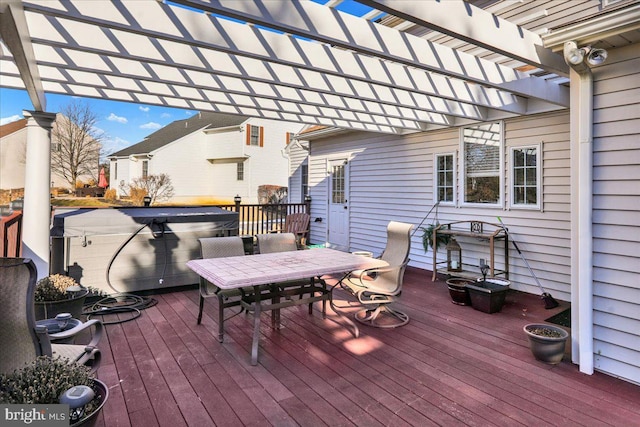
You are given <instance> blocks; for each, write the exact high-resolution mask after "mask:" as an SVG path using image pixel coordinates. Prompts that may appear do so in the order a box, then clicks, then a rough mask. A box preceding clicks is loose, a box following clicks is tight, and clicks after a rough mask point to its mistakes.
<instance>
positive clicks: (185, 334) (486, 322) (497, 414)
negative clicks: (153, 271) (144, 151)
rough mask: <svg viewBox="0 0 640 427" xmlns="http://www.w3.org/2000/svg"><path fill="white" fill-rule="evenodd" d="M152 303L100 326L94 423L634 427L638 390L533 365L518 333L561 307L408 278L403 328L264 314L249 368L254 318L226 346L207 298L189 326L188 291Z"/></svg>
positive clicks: (230, 325) (422, 276)
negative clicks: (453, 291) (478, 296)
mask: <svg viewBox="0 0 640 427" xmlns="http://www.w3.org/2000/svg"><path fill="white" fill-rule="evenodd" d="M336 295H337V297H338V299H339V300H343V301H346V300H348V297H347V296H346V295H344V294H342V293H337V294H336ZM154 298H156V299H157V301H158V304H157V305H155V306H154V307H151V308H148V309H146V310H144V311H143V313H142V316H140V317H139V318H138V319H135V320H133V321H129V322H124V323H120V324H116V325H108V326H106V334H105V335H106V337H105V338H104V339H103V341H102V342H101V344H100V347H101V349H102V351H103V361H102V366H101V367H100V370H99V372H98V373H99V377H100V378H101V379H102V380H103V381H105V382H106V383H107V385H108V386H109V388H110V398H109V401H108V402H107V405H106V406H105V408H104V410H103V413H102V415H101V416H100V417H99V419H98V422H97V425H98V426H106V427H112V426H136V427H137V426H145V427H146V426H180V425H185V426H214V425H218V426H240V425H248V426H264V425H269V424H270V425H274V426H322V425H330V426H354V425H356V426H380V425H394V426H429V425H446V426H456V425H468V426H486V425H498V426H512V425H513V426H522V425H536V426H545V425H548V426H555V425H589V426H599V425H640V387H639V386H638V385H635V384H631V383H627V382H624V381H621V380H618V379H615V378H612V377H610V376H607V375H605V374H602V373H598V372H596V373H595V374H594V375H585V374H582V373H580V372H579V370H578V368H577V366H575V365H573V364H572V363H571V362H570V361H568V360H564V361H563V362H562V363H561V364H559V365H556V366H550V365H546V364H543V363H540V362H538V361H536V360H535V359H533V357H532V356H531V353H530V351H529V349H528V343H527V339H526V336H525V335H524V333H523V332H522V327H523V326H524V325H525V324H527V323H531V322H538V321H543V320H544V319H545V318H548V317H550V316H551V315H553V314H555V313H557V312H559V311H561V310H562V309H563V308H564V307H565V306H566V303H564V304H563V306H561V307H558V308H557V309H553V310H545V309H544V303H543V302H542V301H541V300H540V299H539V297H538V296H535V295H526V294H522V293H516V292H511V293H510V294H509V295H508V297H507V301H506V303H505V306H504V308H503V310H502V311H501V312H500V313H495V314H486V313H482V312H479V311H477V310H474V309H473V308H471V307H463V306H458V305H455V304H452V303H451V301H450V298H449V296H448V292H447V289H446V284H445V283H444V282H442V281H440V280H439V281H436V282H431V280H430V273H429V272H427V271H424V270H419V269H414V268H409V269H407V273H406V274H405V288H404V290H403V294H402V296H401V298H400V302H399V304H398V305H399V307H401V309H402V310H404V311H406V312H407V313H408V314H409V315H410V317H411V321H410V322H409V324H407V325H406V326H404V327H402V328H399V329H394V330H383V329H374V328H370V327H367V326H361V327H360V331H361V335H360V337H359V338H357V339H354V338H353V337H352V336H351V334H350V333H349V331H348V330H347V329H346V328H345V327H344V325H343V323H341V322H342V321H341V320H340V318H339V317H337V316H336V314H335V313H333V311H332V310H330V309H328V314H327V318H323V317H322V314H321V312H320V306H319V304H318V305H316V307H315V309H314V312H313V314H312V315H309V314H308V313H307V307H306V306H298V307H291V308H288V309H285V310H283V311H282V325H283V326H282V328H281V329H280V330H272V329H271V327H270V316H269V315H268V314H263V316H262V319H261V322H262V323H261V333H262V337H261V342H260V360H259V364H258V365H257V366H251V365H250V363H249V358H250V344H251V338H252V330H253V317H252V316H251V315H245V314H241V315H239V316H236V317H233V318H232V319H229V320H228V321H227V322H226V323H225V326H226V331H225V340H224V343H222V344H221V343H219V342H218V341H217V339H216V335H217V323H216V322H217V315H216V313H217V312H216V305H217V301H215V299H207V300H206V302H205V312H204V317H203V321H202V324H201V325H197V324H196V316H197V312H198V292H197V291H196V290H193V289H188V290H184V291H177V292H173V293H166V294H160V295H156V296H154ZM341 311H343V312H345V313H352V312H353V311H354V309H352V308H346V309H344V310H341Z"/></svg>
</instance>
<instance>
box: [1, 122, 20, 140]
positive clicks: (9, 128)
mask: <svg viewBox="0 0 640 427" xmlns="http://www.w3.org/2000/svg"><path fill="white" fill-rule="evenodd" d="M26 126H27V119H20V120H16V121H15V122H11V123H7V124H6V125H2V126H0V138H4V137H5V136H7V135H11V134H12V133H14V132H17V131H19V130H20V129H24V128H25V127H26Z"/></svg>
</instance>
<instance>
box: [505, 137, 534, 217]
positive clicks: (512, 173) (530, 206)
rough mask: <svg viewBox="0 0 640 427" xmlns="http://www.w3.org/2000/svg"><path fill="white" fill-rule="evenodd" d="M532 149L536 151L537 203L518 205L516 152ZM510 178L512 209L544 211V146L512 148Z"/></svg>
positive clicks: (510, 152)
mask: <svg viewBox="0 0 640 427" xmlns="http://www.w3.org/2000/svg"><path fill="white" fill-rule="evenodd" d="M531 148H535V149H536V157H537V158H536V203H535V204H524V203H516V201H515V195H516V191H515V187H514V186H515V184H516V180H515V174H516V168H515V151H516V150H528V149H531ZM509 169H510V170H509V176H510V181H511V184H510V185H509V191H510V193H511V197H510V204H511V208H512V209H529V210H541V209H542V144H531V145H522V146H515V147H510V149H509Z"/></svg>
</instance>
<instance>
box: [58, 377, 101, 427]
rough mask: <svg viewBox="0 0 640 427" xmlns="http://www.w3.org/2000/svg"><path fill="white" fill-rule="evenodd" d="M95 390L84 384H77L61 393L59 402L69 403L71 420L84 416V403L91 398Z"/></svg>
mask: <svg viewBox="0 0 640 427" xmlns="http://www.w3.org/2000/svg"><path fill="white" fill-rule="evenodd" d="M95 395H96V394H95V392H94V391H93V390H92V389H91V387H88V386H86V385H77V386H73V387H71V388H70V389H69V390H67V391H65V392H64V393H62V395H61V396H60V403H62V404H63V405H69V409H70V411H69V413H70V418H71V419H70V420H69V421H71V422H76V421H78V420H79V419H80V418H82V417H83V416H84V413H85V405H86V404H87V403H89V402H91V401H92V400H93V398H94V397H95Z"/></svg>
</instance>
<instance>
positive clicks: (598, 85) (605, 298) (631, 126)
mask: <svg viewBox="0 0 640 427" xmlns="http://www.w3.org/2000/svg"><path fill="white" fill-rule="evenodd" d="M639 48H640V45H638V44H635V45H630V46H628V47H626V48H621V49H618V50H616V51H609V58H608V60H607V62H606V63H605V64H604V65H602V66H600V67H598V68H597V69H594V72H593V75H594V86H593V87H594V102H593V106H594V111H593V117H594V129H593V132H594V133H593V292H594V296H593V305H594V313H593V320H594V330H593V334H594V348H593V350H594V358H595V359H594V367H595V369H597V370H601V371H604V372H607V373H610V374H612V375H614V376H620V377H622V378H626V379H628V380H631V381H634V382H636V383H640V209H639V206H640V203H638V200H640V144H639V143H638V141H640V72H638V70H640V57H638V54H637V53H638V49H639Z"/></svg>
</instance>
